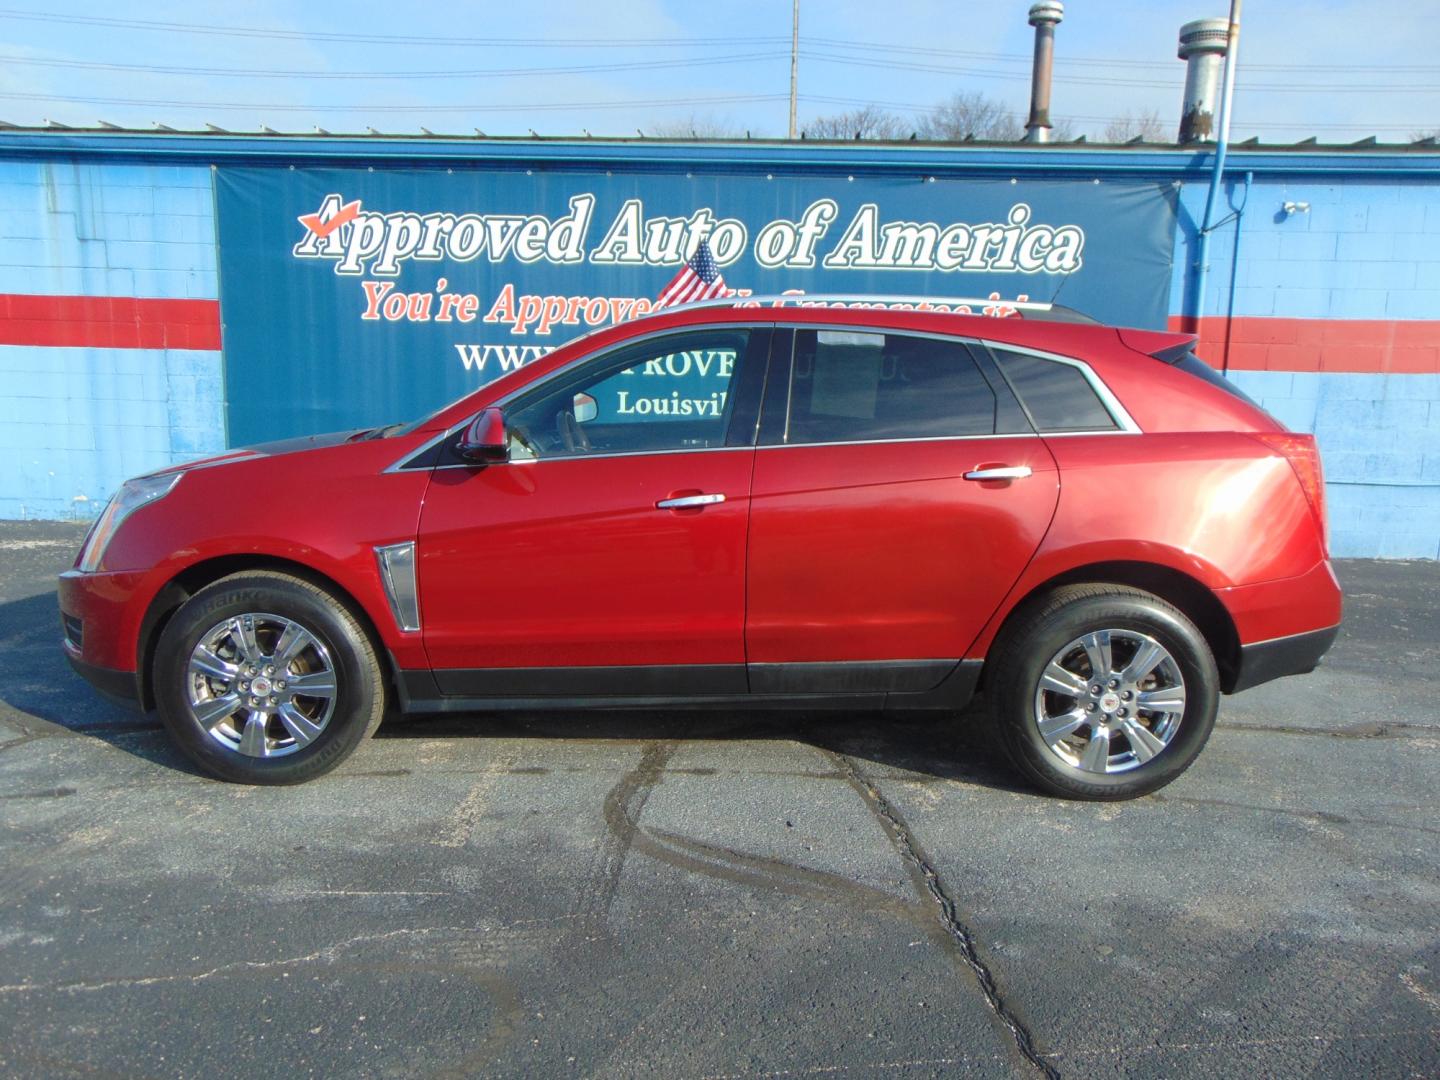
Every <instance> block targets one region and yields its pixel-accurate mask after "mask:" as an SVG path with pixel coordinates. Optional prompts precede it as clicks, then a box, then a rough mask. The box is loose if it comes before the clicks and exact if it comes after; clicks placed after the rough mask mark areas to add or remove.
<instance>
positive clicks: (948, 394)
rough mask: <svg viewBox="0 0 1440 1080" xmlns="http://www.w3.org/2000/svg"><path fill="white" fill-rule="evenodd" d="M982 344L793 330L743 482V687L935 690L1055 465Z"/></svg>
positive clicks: (1045, 517) (1036, 534)
mask: <svg viewBox="0 0 1440 1080" xmlns="http://www.w3.org/2000/svg"><path fill="white" fill-rule="evenodd" d="M783 350H784V342H782V340H781V339H780V338H777V342H776V352H777V353H779V352H782V351H783ZM982 359H985V361H986V362H985V367H984V369H983V370H982V366H981V362H980V361H977V358H976V356H975V355H972V352H971V349H970V348H969V347H968V346H967V345H966V344H965V343H963V342H961V341H958V340H953V339H946V338H936V337H924V336H912V335H905V334H897V333H891V332H886V333H878V332H876V333H872V332H856V331H847V330H824V329H821V330H797V331H795V333H794V336H793V347H792V363H791V365H790V367H791V371H790V383H789V391H788V394H784V395H781V394H778V393H771V394H768V395H767V403H766V421H765V425H764V431H762V434H761V440H760V443H761V445H760V448H759V450H758V451H757V452H756V457H755V478H754V481H753V483H752V486H751V501H750V515H751V517H750V572H749V611H748V616H747V622H746V644H747V649H748V654H749V663H750V685H751V690H752V691H754V692H756V693H765V692H777V693H779V692H812V693H831V692H876V691H885V690H897V691H911V690H913V691H919V690H928V689H931V688H933V687H934V686H935V685H937V684H938V683H939V681H940V680H941V679H943V677H944V676H945V674H946V673H948V672H949V671H950V670H951V669H953V668H954V666H955V662H956V661H957V660H958V659H960V658H962V657H963V656H964V655H965V650H966V648H968V646H969V645H970V643H971V642H972V641H974V639H975V637H976V636H977V635H978V634H979V632H980V630H981V628H982V627H983V626H984V625H985V622H986V621H987V620H988V619H989V618H990V616H991V615H992V614H993V613H994V611H995V609H996V608H997V607H998V606H999V604H1000V602H1001V600H1002V599H1003V598H1004V596H1005V594H1006V593H1007V592H1008V591H1009V589H1010V587H1011V586H1012V585H1013V584H1014V583H1015V581H1016V579H1017V578H1018V577H1019V575H1020V572H1021V571H1022V570H1023V569H1024V568H1025V565H1026V564H1027V563H1028V562H1029V561H1030V558H1031V556H1032V555H1033V554H1034V552H1035V549H1036V548H1037V547H1038V546H1039V543H1040V540H1041V539H1042V537H1043V536H1044V535H1045V531H1046V529H1047V528H1048V527H1049V524H1050V520H1051V518H1052V516H1053V514H1054V510H1055V505H1056V501H1057V499H1058V497H1059V485H1058V474H1057V472H1056V467H1055V462H1054V459H1053V458H1052V457H1051V455H1050V452H1049V450H1048V449H1047V448H1046V446H1045V444H1044V442H1043V441H1042V440H1041V439H1040V438H1039V437H1038V436H1037V435H1035V434H1034V433H1033V431H1032V429H1031V428H1030V425H1029V423H1028V421H1027V420H1026V419H1025V416H1024V413H1023V412H1022V411H1021V410H1020V408H1019V406H1018V404H1017V403H1016V402H1015V399H1014V397H1013V395H1012V394H1010V392H1009V390H1008V388H1007V387H1006V386H1005V384H1004V381H1003V380H1002V379H1001V378H1000V376H999V373H998V371H996V370H994V368H993V365H991V364H989V363H988V358H982ZM774 367H775V375H774V376H772V378H781V377H783V375H784V365H783V364H780V363H778V362H777V363H775V365H774ZM987 372H990V374H988V375H987ZM777 402H778V403H779V407H778V408H777V407H774V405H775V404H776V403H777ZM996 469H1006V470H1013V472H1012V473H1009V474H1004V473H1002V474H1000V476H999V478H996V479H985V478H984V477H985V475H986V474H987V472H988V473H990V475H995V474H994V473H993V472H990V471H991V470H996ZM967 474H968V475H969V477H970V478H969V479H967Z"/></svg>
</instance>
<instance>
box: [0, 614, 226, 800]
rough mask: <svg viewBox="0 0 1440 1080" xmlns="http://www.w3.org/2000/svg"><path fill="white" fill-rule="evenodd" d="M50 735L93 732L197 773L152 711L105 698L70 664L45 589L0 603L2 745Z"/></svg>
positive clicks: (144, 755)
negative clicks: (43, 591)
mask: <svg viewBox="0 0 1440 1080" xmlns="http://www.w3.org/2000/svg"><path fill="white" fill-rule="evenodd" d="M54 735H70V736H82V737H86V738H93V739H98V740H100V741H101V742H105V743H108V744H109V745H111V746H113V747H115V748H116V749H119V750H124V751H125V752H126V753H127V754H131V755H133V756H135V757H138V758H142V759H144V760H146V761H150V762H153V763H155V764H157V765H163V766H166V767H168V768H172V769H175V770H177V771H180V772H184V773H188V774H190V775H200V773H199V770H197V769H196V768H195V766H194V765H192V764H191V763H190V761H189V760H188V759H187V758H186V757H185V756H184V755H183V754H181V753H180V752H179V751H178V750H176V749H175V748H174V747H173V746H171V744H170V741H169V740H168V739H166V738H164V736H163V732H162V730H161V725H160V720H159V718H158V717H156V716H155V714H154V713H149V714H146V713H142V712H141V711H140V710H139V709H135V708H127V707H126V706H124V705H121V704H118V703H115V702H112V701H109V700H107V699H106V698H104V697H102V696H101V695H100V694H98V693H96V692H95V691H94V690H92V689H91V688H90V686H89V684H88V683H86V682H85V680H84V679H82V678H81V677H80V676H79V675H77V674H76V673H75V672H74V671H72V670H71V669H70V665H69V663H68V662H67V661H66V659H65V654H64V652H63V651H62V650H61V646H60V617H59V614H58V609H57V607H56V603H55V594H54V593H53V592H46V593H41V594H39V595H37V596H28V597H24V598H22V599H19V600H11V601H8V602H6V603H0V748H3V747H4V746H7V745H13V744H15V743H16V742H19V741H28V740H30V739H32V738H44V737H46V736H54ZM157 736H158V737H157Z"/></svg>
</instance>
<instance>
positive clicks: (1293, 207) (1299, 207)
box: [1280, 199, 1310, 217]
mask: <svg viewBox="0 0 1440 1080" xmlns="http://www.w3.org/2000/svg"><path fill="white" fill-rule="evenodd" d="M1280 212H1281V213H1282V214H1284V215H1285V216H1286V217H1289V216H1290V215H1291V214H1308V213H1309V212H1310V204H1309V203H1308V202H1291V201H1290V200H1289V199H1286V200H1285V201H1284V202H1283V203H1281V204H1280Z"/></svg>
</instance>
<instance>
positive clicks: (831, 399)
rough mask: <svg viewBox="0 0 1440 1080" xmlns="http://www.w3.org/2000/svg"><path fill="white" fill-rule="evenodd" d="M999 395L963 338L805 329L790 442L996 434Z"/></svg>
mask: <svg viewBox="0 0 1440 1080" xmlns="http://www.w3.org/2000/svg"><path fill="white" fill-rule="evenodd" d="M994 432H995V394H994V392H993V391H992V390H991V389H990V384H989V383H988V382H986V380H985V377H984V376H983V375H982V374H981V373H980V369H979V368H978V367H976V365H975V361H974V359H972V358H971V355H970V350H969V349H968V348H967V347H966V346H965V345H963V344H962V343H960V342H958V341H946V340H943V339H939V338H922V337H911V336H908V335H905V334H884V333H875V332H871V331H854V330H799V331H797V332H796V334H795V362H794V365H793V369H792V374H791V384H790V410H789V424H788V427H787V434H786V437H785V441H786V442H788V443H822V442H873V441H878V440H888V439H927V438H947V437H956V436H962V435H992V434H994Z"/></svg>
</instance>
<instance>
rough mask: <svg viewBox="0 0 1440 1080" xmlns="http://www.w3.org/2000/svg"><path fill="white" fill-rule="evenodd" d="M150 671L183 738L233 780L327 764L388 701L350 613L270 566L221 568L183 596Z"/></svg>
mask: <svg viewBox="0 0 1440 1080" xmlns="http://www.w3.org/2000/svg"><path fill="white" fill-rule="evenodd" d="M202 647H203V648H202ZM267 668H268V669H270V670H269V671H267ZM153 675H154V687H155V705H156V710H157V711H158V712H159V714H160V719H161V720H162V721H163V722H164V724H165V727H166V729H167V730H168V731H169V732H170V735H171V737H172V738H173V739H174V740H175V742H176V744H177V745H178V746H179V747H180V749H181V750H182V751H183V752H184V753H185V755H186V756H187V757H189V758H190V760H192V761H193V762H195V764H197V765H198V766H200V768H201V769H203V770H204V771H205V772H207V773H209V774H210V775H212V776H216V777H219V778H220V779H222V780H230V781H233V782H235V783H241V784H298V783H301V782H303V781H306V780H312V779H314V778H315V777H317V776H320V775H322V774H324V773H327V772H329V771H330V770H331V769H333V768H335V766H337V765H339V764H340V762H342V761H344V760H345V759H346V758H347V757H349V756H350V755H351V754H352V753H354V751H355V749H356V748H357V747H358V746H359V745H360V743H361V742H363V741H364V740H365V738H366V737H368V736H369V735H370V734H371V733H372V732H373V731H374V730H375V728H376V727H377V726H379V723H380V719H381V717H382V716H383V715H384V712H385V685H384V680H383V678H382V675H381V669H380V662H379V660H378V658H377V656H376V650H375V646H374V645H373V644H372V643H371V640H370V637H369V635H368V634H367V633H366V632H365V629H364V628H363V627H362V626H361V625H360V623H359V621H358V620H357V619H356V617H355V615H354V614H352V613H351V611H350V610H349V609H348V608H347V607H346V606H345V604H343V603H342V602H341V601H339V600H338V599H337V598H336V597H334V596H332V595H331V594H330V593H328V592H326V591H325V590H323V589H321V588H318V587H316V586H315V585H312V584H310V583H309V582H308V581H303V580H301V579H300V578H297V577H292V576H290V575H288V574H281V573H273V572H270V571H249V572H245V573H239V574H233V575H231V576H229V577H225V578H221V579H220V580H219V581H216V582H214V583H213V584H211V585H209V586H207V587H206V588H204V589H201V590H200V591H199V592H197V593H196V594H195V595H194V596H192V597H190V599H189V600H187V601H185V603H184V604H183V605H181V607H180V609H179V610H178V611H177V612H176V613H175V614H174V616H173V617H172V618H171V619H170V621H169V623H168V624H166V627H165V630H164V633H162V634H161V636H160V642H159V645H158V647H157V648H156V651H155V664H154V672H153ZM307 691H308V692H307ZM257 703H258V705H259V708H256V707H255V705H256V704H257ZM257 716H258V717H259V718H260V720H261V722H259V723H258V724H257V722H256V718H257Z"/></svg>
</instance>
